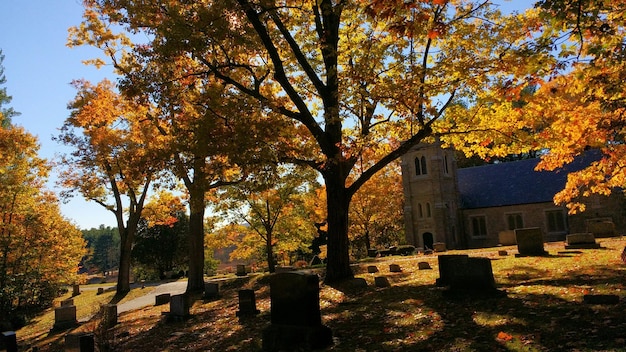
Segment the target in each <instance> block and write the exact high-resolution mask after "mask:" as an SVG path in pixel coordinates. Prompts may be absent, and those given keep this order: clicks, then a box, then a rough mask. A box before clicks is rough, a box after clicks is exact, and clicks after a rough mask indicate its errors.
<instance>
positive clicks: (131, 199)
mask: <svg viewBox="0 0 626 352" xmlns="http://www.w3.org/2000/svg"><path fill="white" fill-rule="evenodd" d="M74 85H75V87H76V88H77V90H78V93H77V95H76V98H75V99H74V100H73V101H72V102H71V103H70V104H69V108H70V110H71V114H70V117H69V118H67V119H66V121H65V123H64V125H63V127H62V128H61V133H60V135H59V136H58V137H56V139H57V140H58V141H60V142H61V143H63V144H65V145H68V146H70V147H73V148H74V151H73V152H72V153H71V154H69V155H64V156H63V159H62V163H61V165H62V166H65V168H64V169H63V170H62V172H61V174H60V180H61V184H62V186H63V187H64V188H65V190H64V193H63V194H64V195H65V196H71V195H72V194H73V193H74V192H77V193H79V194H81V195H82V196H83V197H84V198H85V199H87V200H90V201H94V202H96V203H97V204H100V205H101V206H103V207H105V208H106V209H107V210H109V211H111V212H112V213H113V214H114V216H115V218H116V221H117V228H118V231H119V233H120V265H119V276H118V282H117V292H118V293H120V294H123V293H125V292H128V291H129V290H130V259H131V249H132V245H133V243H134V240H135V235H136V232H137V226H138V224H139V220H140V219H141V213H142V210H143V207H144V203H145V200H146V197H147V196H148V192H149V190H150V185H151V183H152V182H153V181H154V180H155V179H157V178H158V175H159V172H160V171H161V170H163V168H164V165H163V164H162V163H161V162H160V160H162V159H160V158H159V157H160V154H159V152H158V147H159V145H160V143H159V141H160V134H159V133H158V131H157V130H156V129H155V127H154V125H153V124H151V123H149V122H146V118H145V116H146V114H147V113H148V107H147V106H146V105H140V104H136V103H134V102H132V101H129V100H126V99H124V98H122V97H121V96H119V95H118V94H117V93H116V92H115V91H114V90H113V86H112V84H111V82H109V81H107V80H105V81H102V82H100V83H98V84H96V85H93V84H91V83H89V82H86V81H76V82H74Z"/></svg>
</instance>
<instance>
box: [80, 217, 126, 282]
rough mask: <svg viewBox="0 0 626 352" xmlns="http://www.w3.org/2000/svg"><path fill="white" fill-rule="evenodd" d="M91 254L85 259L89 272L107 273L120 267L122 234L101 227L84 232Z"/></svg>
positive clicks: (84, 262) (113, 229)
mask: <svg viewBox="0 0 626 352" xmlns="http://www.w3.org/2000/svg"><path fill="white" fill-rule="evenodd" d="M82 233H83V238H84V239H85V241H86V242H87V249H88V250H89V253H88V254H87V255H86V256H85V258H83V266H84V267H85V269H87V270H88V271H94V270H95V271H98V272H101V273H105V272H106V271H108V270H112V269H113V268H117V267H119V263H120V251H119V248H120V234H119V231H117V229H116V228H112V227H110V226H106V227H105V226H104V225H100V227H98V228H91V229H89V230H82Z"/></svg>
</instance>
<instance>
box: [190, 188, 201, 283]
mask: <svg viewBox="0 0 626 352" xmlns="http://www.w3.org/2000/svg"><path fill="white" fill-rule="evenodd" d="M189 191H190V192H189V276H188V279H187V292H202V291H204V211H205V202H204V195H205V192H203V191H201V190H191V189H190V190H189Z"/></svg>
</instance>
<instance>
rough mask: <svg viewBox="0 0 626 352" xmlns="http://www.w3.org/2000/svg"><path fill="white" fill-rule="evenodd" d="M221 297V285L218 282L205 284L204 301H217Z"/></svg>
mask: <svg viewBox="0 0 626 352" xmlns="http://www.w3.org/2000/svg"><path fill="white" fill-rule="evenodd" d="M219 296H220V284H219V283H217V282H205V283H204V299H216V298H218V297H219Z"/></svg>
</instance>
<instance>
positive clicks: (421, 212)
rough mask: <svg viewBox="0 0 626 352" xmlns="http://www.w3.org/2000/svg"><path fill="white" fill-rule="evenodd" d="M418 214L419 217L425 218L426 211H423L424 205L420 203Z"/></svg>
mask: <svg viewBox="0 0 626 352" xmlns="http://www.w3.org/2000/svg"><path fill="white" fill-rule="evenodd" d="M417 213H418V215H419V217H420V218H423V217H424V211H423V210H422V203H419V204H418V205H417Z"/></svg>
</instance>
